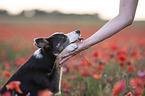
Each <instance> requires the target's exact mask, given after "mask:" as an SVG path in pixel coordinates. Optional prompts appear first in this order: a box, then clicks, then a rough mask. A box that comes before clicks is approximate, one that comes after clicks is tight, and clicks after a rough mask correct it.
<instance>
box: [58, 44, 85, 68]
mask: <svg viewBox="0 0 145 96" xmlns="http://www.w3.org/2000/svg"><path fill="white" fill-rule="evenodd" d="M77 45H78V47H77V49H75V50H74V51H72V52H69V53H66V54H64V55H63V56H62V57H61V60H60V62H59V67H62V64H63V63H64V62H66V61H67V60H68V59H69V58H71V57H73V56H75V55H77V54H78V53H80V52H81V51H83V50H84V48H83V46H84V43H83V42H77Z"/></svg>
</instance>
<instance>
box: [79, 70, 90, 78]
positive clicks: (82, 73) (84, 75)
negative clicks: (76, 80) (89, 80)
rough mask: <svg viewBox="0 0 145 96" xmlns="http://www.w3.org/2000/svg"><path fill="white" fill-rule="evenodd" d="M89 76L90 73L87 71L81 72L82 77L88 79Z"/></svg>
mask: <svg viewBox="0 0 145 96" xmlns="http://www.w3.org/2000/svg"><path fill="white" fill-rule="evenodd" d="M88 75H89V73H88V71H87V70H85V69H84V70H82V72H81V76H82V77H87V76H88Z"/></svg>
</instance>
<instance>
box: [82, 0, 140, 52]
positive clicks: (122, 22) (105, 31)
mask: <svg viewBox="0 0 145 96" xmlns="http://www.w3.org/2000/svg"><path fill="white" fill-rule="evenodd" d="M137 2H138V0H121V2H120V11H119V15H118V16H116V17H115V18H113V19H112V20H110V21H109V22H108V23H106V24H105V25H104V26H103V27H102V28H100V30H98V31H97V32H96V33H95V34H93V35H92V36H91V37H89V38H88V39H86V40H85V41H84V42H82V44H81V45H80V47H82V48H80V49H82V50H85V49H87V48H89V47H90V46H92V45H95V44H96V43H99V42H101V41H103V40H105V39H107V38H109V37H111V36H112V35H114V34H116V33H117V32H119V31H120V30H122V29H123V28H125V27H127V26H128V25H130V24H132V22H133V19H134V15H135V11H136V6H137Z"/></svg>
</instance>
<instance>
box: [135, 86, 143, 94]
mask: <svg viewBox="0 0 145 96" xmlns="http://www.w3.org/2000/svg"><path fill="white" fill-rule="evenodd" d="M143 92H144V89H143V88H141V87H137V88H135V90H134V91H133V94H134V96H143Z"/></svg>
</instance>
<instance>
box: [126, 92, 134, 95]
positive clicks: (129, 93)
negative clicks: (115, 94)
mask: <svg viewBox="0 0 145 96" xmlns="http://www.w3.org/2000/svg"><path fill="white" fill-rule="evenodd" d="M125 96H133V94H132V93H131V92H128V93H127V95H125Z"/></svg>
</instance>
